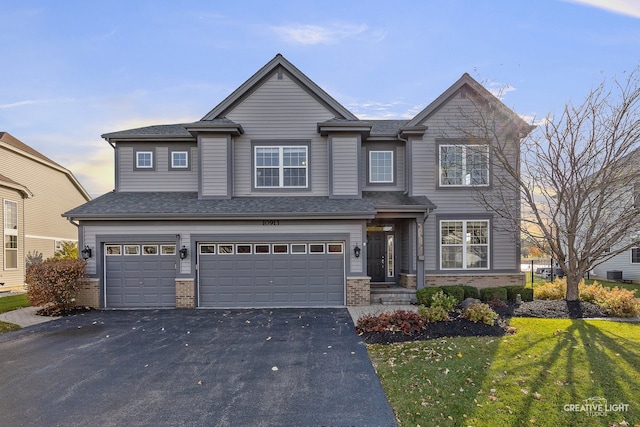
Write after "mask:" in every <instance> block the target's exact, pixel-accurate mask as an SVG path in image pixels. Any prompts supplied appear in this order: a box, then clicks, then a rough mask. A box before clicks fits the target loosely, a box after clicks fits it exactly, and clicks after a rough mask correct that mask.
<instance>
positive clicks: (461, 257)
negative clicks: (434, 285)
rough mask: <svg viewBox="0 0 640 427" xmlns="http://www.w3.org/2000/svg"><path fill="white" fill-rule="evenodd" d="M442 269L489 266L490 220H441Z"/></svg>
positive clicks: (486, 267)
mask: <svg viewBox="0 0 640 427" xmlns="http://www.w3.org/2000/svg"><path fill="white" fill-rule="evenodd" d="M440 267H441V268H442V269H445V270H446V269H488V268H489V221H486V220H480V221H478V220H474V221H440Z"/></svg>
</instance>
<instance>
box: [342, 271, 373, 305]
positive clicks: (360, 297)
mask: <svg viewBox="0 0 640 427" xmlns="http://www.w3.org/2000/svg"><path fill="white" fill-rule="evenodd" d="M370 304H371V277H349V278H347V306H360V305H370Z"/></svg>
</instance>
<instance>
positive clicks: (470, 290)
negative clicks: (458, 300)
mask: <svg viewBox="0 0 640 427" xmlns="http://www.w3.org/2000/svg"><path fill="white" fill-rule="evenodd" d="M462 290H463V291H464V298H463V299H462V301H464V300H466V299H467V298H473V299H478V297H479V296H480V294H479V293H478V288H476V287H475V286H466V285H465V286H462Z"/></svg>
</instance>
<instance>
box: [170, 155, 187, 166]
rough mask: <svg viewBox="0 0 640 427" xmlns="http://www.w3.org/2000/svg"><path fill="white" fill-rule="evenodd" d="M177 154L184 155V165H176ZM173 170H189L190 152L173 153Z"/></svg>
mask: <svg viewBox="0 0 640 427" xmlns="http://www.w3.org/2000/svg"><path fill="white" fill-rule="evenodd" d="M176 154H184V156H185V164H184V165H176V163H175V157H174V156H175V155H176ZM171 169H189V152H188V151H172V152H171Z"/></svg>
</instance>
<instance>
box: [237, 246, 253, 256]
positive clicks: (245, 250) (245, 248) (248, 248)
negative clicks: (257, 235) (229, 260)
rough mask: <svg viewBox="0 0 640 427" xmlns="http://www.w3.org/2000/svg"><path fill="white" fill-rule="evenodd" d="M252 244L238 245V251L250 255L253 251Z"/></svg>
mask: <svg viewBox="0 0 640 427" xmlns="http://www.w3.org/2000/svg"><path fill="white" fill-rule="evenodd" d="M251 249H252V248H251V245H236V253H238V254H245V255H250V254H251V253H253V251H252V250H251Z"/></svg>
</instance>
